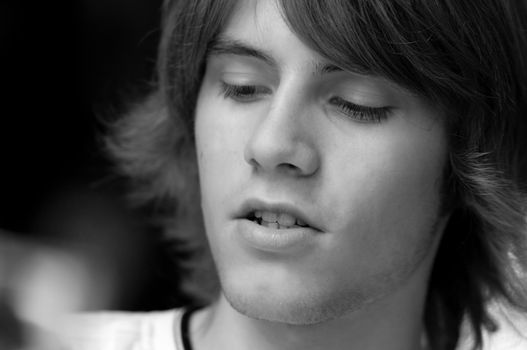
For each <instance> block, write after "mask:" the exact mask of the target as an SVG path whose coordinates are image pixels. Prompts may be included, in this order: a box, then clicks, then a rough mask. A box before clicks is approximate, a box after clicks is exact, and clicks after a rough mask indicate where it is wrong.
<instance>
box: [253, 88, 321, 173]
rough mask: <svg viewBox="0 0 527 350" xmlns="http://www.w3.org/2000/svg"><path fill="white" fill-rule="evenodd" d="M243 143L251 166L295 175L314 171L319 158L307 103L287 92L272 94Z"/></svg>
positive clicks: (318, 163)
mask: <svg viewBox="0 0 527 350" xmlns="http://www.w3.org/2000/svg"><path fill="white" fill-rule="evenodd" d="M262 113H264V115H262V116H260V118H258V122H257V123H256V124H255V126H254V130H253V134H252V135H251V137H250V139H249V140H248V142H247V143H246V146H245V150H244V158H245V161H246V162H247V163H249V164H250V165H251V166H252V167H253V168H254V169H256V170H259V171H264V172H269V173H272V172H279V173H284V174H289V175H294V176H301V177H304V176H310V175H313V174H315V173H316V172H317V170H318V168H319V165H320V159H319V154H318V151H317V147H316V142H315V135H314V131H315V130H313V128H312V127H311V125H310V123H311V122H310V120H311V119H310V116H309V115H308V111H307V107H306V105H305V104H302V103H295V102H294V100H293V99H292V98H289V97H288V96H287V94H284V95H283V96H278V95H277V96H275V98H274V99H273V102H271V103H270V106H269V108H268V109H267V110H266V111H264V112H262Z"/></svg>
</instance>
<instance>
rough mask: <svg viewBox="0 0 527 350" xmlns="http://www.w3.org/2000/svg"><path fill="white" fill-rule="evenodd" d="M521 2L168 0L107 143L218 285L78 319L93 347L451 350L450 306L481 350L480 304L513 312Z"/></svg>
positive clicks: (517, 272)
mask: <svg viewBox="0 0 527 350" xmlns="http://www.w3.org/2000/svg"><path fill="white" fill-rule="evenodd" d="M521 5H522V4H521V3H520V2H519V1H517V2H509V1H507V2H505V1H498V0H485V1H483V2H481V3H479V2H478V3H477V4H474V2H470V1H459V0H458V1H453V0H452V1H448V0H445V1H441V2H433V3H431V2H425V1H415V2H408V1H402V0H401V1H392V2H384V1H376V0H371V1H331V2H322V1H317V2H311V1H292V0H291V1H290V0H288V1H274V0H255V1H191V2H187V1H167V3H166V4H165V22H164V29H163V41H162V44H161V47H160V57H159V91H157V92H156V93H155V94H154V95H153V97H152V98H151V99H150V100H149V101H147V103H146V104H145V106H146V107H144V108H140V109H138V110H137V111H135V113H133V114H131V115H129V116H128V117H127V118H126V119H124V120H123V122H122V123H121V124H120V125H118V130H117V133H116V136H115V139H114V142H113V143H112V144H111V147H112V150H113V151H114V153H115V154H116V155H117V156H118V157H119V158H120V160H121V161H122V164H123V170H124V171H126V173H127V174H129V175H131V176H132V177H134V178H135V179H138V180H140V181H138V185H139V187H138V193H140V194H141V195H142V198H143V200H144V201H152V200H154V201H155V200H158V199H159V198H164V201H163V202H162V203H163V204H164V205H166V206H165V207H164V209H165V210H164V213H165V214H166V212H167V211H168V212H169V213H170V215H171V216H172V217H175V218H176V220H175V222H176V223H173V222H171V223H170V224H169V225H167V232H168V235H179V237H182V236H185V237H186V239H197V237H198V236H199V235H200V232H201V231H202V230H201V228H202V227H201V219H202V218H203V222H204V228H205V232H206V237H207V241H208V243H209V246H210V249H211V252H212V256H213V260H214V263H215V266H216V269H217V272H218V276H219V281H220V285H221V292H220V293H219V294H218V295H217V296H216V297H215V298H213V300H212V301H211V302H210V304H208V305H207V306H206V307H204V308H203V309H201V310H199V311H195V312H193V313H191V310H190V309H188V310H186V311H185V313H184V314H183V315H182V311H181V310H178V311H176V312H175V313H174V312H168V313H163V314H159V315H158V314H150V315H134V316H132V315H119V316H115V315H114V316H109V318H102V319H99V321H93V320H94V319H92V318H90V321H89V322H95V323H97V325H98V326H97V327H98V328H100V329H106V331H105V332H106V333H105V334H106V337H100V338H99V340H100V345H101V346H104V345H105V344H110V343H112V344H118V345H119V346H125V344H132V343H134V342H135V344H143V345H142V346H143V347H142V348H141V349H143V348H144V349H147V348H148V349H150V348H153V349H158V348H159V349H161V348H164V349H173V348H174V346H175V347H176V348H177V349H190V348H193V349H197V350H203V349H219V350H221V349H230V350H237V349H244V350H245V349H254V350H268V349H361V350H368V349H401V350H417V349H455V348H456V346H457V343H458V339H459V335H460V332H461V325H462V322H463V320H464V319H466V322H467V323H466V324H467V325H468V326H469V327H472V336H473V337H474V340H475V344H476V345H477V346H479V345H481V341H482V331H483V330H484V329H485V328H486V329H492V325H493V323H492V319H491V317H490V314H489V313H488V309H487V307H488V303H489V301H491V300H505V301H507V302H508V303H510V304H512V305H513V306H515V307H521V306H522V305H523V306H525V299H524V297H525V295H522V294H521V293H524V292H525V289H524V288H525V285H522V283H523V282H524V281H522V269H523V268H524V266H525V262H526V260H525V255H526V252H527V250H525V249H526V248H525V241H526V236H525V220H524V216H525V215H524V211H523V210H524V205H523V196H522V195H521V192H520V191H519V188H520V185H521V181H522V179H523V177H522V176H523V174H524V172H523V170H524V169H522V168H521V164H522V162H523V159H524V157H525V154H524V152H522V145H521V141H522V139H521V137H522V135H523V133H524V131H525V128H524V124H525V120H523V119H524V112H525V111H526V108H525V107H526V106H525V101H526V100H525V97H526V96H527V88H526V86H525V83H526V81H527V80H525V79H523V78H524V77H525V74H526V71H525V69H524V68H525V62H527V60H526V56H525V55H526V47H527V46H526V43H525V37H524V34H523V33H522V32H521V29H522V28H525V27H524V26H525V24H524V22H522V21H524V20H525V18H524V17H522V15H521V14H522V11H524V8H523V7H522V6H521ZM504 62H507V64H504ZM196 165H197V172H198V174H199V193H200V200H199V201H197V200H196V196H197V193H198V187H197V179H198V174H196ZM167 198H168V200H166V199H167ZM198 202H199V204H201V206H200V207H201V209H202V214H203V217H201V213H200V209H199V206H198V205H197V203H198ZM167 208H168V209H167ZM522 303H523V304H522ZM190 316H192V317H190ZM105 317H106V316H105ZM174 317H175V320H176V321H177V322H175V323H174V325H173V324H172V323H171V322H172V321H173V320H174ZM112 325H113V326H112ZM116 325H117V326H116ZM112 327H114V328H113V329H114V330H113V331H109V329H112ZM171 327H175V329H176V340H173V339H172V338H171V334H172V333H171V332H172V330H173V329H172V328H171ZM141 329H142V331H141ZM168 330H170V331H168ZM81 331H82V327H81ZM84 331H86V329H84ZM167 334H170V335H167ZM180 336H181V337H182V340H181V341H180V340H179V339H180ZM109 339H111V340H109ZM74 342H75V341H74ZM77 343H78V342H77ZM174 344H176V345H174ZM116 346H117V345H116ZM116 348H119V347H118V346H117V347H116Z"/></svg>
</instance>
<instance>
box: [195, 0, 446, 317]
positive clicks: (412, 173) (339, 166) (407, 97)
mask: <svg viewBox="0 0 527 350" xmlns="http://www.w3.org/2000/svg"><path fill="white" fill-rule="evenodd" d="M239 5H240V6H239V7H238V8H237V10H236V11H235V13H234V14H233V15H232V18H231V19H230V21H229V22H228V24H227V26H226V27H225V28H224V31H223V32H222V34H221V38H220V40H219V41H218V44H217V46H216V47H215V48H214V49H213V50H212V52H211V55H210V57H209V59H208V62H207V70H206V73H205V76H204V80H203V83H202V87H201V91H200V94H199V98H198V102H197V111H196V130H195V132H196V143H197V154H198V163H199V171H200V182H201V196H202V207H203V213H204V219H205V226H206V231H207V236H208V239H209V242H210V246H211V249H212V252H213V256H214V259H215V262H216V265H217V268H218V271H219V275H220V280H221V284H222V288H223V292H224V295H225V297H226V298H227V299H228V300H229V302H230V303H231V305H233V306H234V307H235V308H236V309H238V310H239V311H240V312H242V313H245V314H247V315H249V316H252V317H256V318H263V319H267V320H272V321H280V322H286V323H292V324H308V323H316V322H321V321H324V320H327V319H331V318H335V317H339V316H342V315H344V314H346V313H348V312H350V311H353V310H356V309H359V308H361V307H363V306H364V305H366V304H368V303H371V302H373V301H375V300H378V299H380V298H382V297H385V296H387V295H390V293H394V292H396V291H397V290H398V288H403V286H405V285H407V284H408V283H410V282H409V281H411V280H413V279H416V278H419V279H421V282H422V284H426V281H425V280H426V276H427V274H428V271H429V270H428V269H429V267H430V264H431V261H432V260H433V256H434V253H435V250H436V247H437V242H438V237H439V236H440V232H439V231H441V229H442V227H443V224H444V219H440V217H439V206H440V199H441V198H440V188H441V182H442V177H441V174H442V173H443V168H444V165H445V161H446V149H447V145H446V136H445V129H444V125H443V123H442V122H441V117H440V115H439V113H438V112H437V111H436V110H435V109H434V108H432V107H431V106H429V105H428V104H426V103H425V101H423V100H422V99H420V98H419V97H417V96H415V95H412V94H410V93H409V92H407V91H405V90H404V89H402V88H400V87H399V86H397V85H395V84H393V83H391V82H389V81H387V80H385V79H382V78H380V77H372V76H364V75H358V74H354V73H349V72H343V71H339V70H335V69H334V68H335V67H332V66H331V62H328V61H327V60H325V59H323V58H322V57H321V56H320V55H319V54H317V53H316V52H315V51H313V50H311V49H310V48H309V47H307V46H306V45H304V44H303V43H302V42H301V41H300V40H299V38H298V37H297V36H295V34H294V33H292V32H291V30H290V29H289V28H288V26H287V24H286V23H285V22H284V20H283V18H282V17H281V13H280V10H279V8H278V5H277V4H276V3H275V2H274V1H258V2H255V1H243V2H240V4H239ZM423 271H424V272H423ZM416 276H417V277H416Z"/></svg>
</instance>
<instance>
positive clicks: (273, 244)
mask: <svg viewBox="0 0 527 350" xmlns="http://www.w3.org/2000/svg"><path fill="white" fill-rule="evenodd" d="M238 233H239V236H240V237H241V238H242V239H243V240H244V242H245V243H247V244H248V245H249V246H251V247H253V248H256V249H258V250H262V251H267V252H275V253H284V252H293V251H297V250H301V249H303V248H306V247H308V246H309V245H310V244H312V243H313V242H314V240H315V238H316V236H317V235H318V234H320V232H319V231H316V230H314V229H312V228H308V227H297V228H296V227H295V228H289V229H272V228H268V227H265V226H262V225H259V224H257V223H255V222H253V221H250V220H247V219H241V220H238Z"/></svg>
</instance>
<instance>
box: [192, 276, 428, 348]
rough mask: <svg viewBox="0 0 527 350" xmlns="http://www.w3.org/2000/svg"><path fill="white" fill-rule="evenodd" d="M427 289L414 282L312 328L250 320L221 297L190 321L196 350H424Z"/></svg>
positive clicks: (424, 285)
mask: <svg viewBox="0 0 527 350" xmlns="http://www.w3.org/2000/svg"><path fill="white" fill-rule="evenodd" d="M426 272H428V271H426ZM418 274H419V273H418ZM414 277H415V276H414ZM419 281H421V282H419ZM426 285H427V279H426V278H424V279H423V278H413V279H412V280H410V281H409V283H408V284H407V285H405V286H402V287H401V288H399V289H398V290H397V291H395V292H394V293H392V294H391V295H389V296H386V297H385V298H383V299H381V300H378V301H376V302H374V303H372V304H370V305H367V306H365V307H363V308H362V309H361V310H357V311H353V312H350V313H349V314H347V315H346V316H344V317H341V318H339V319H336V320H331V321H327V322H324V323H320V324H316V325H307V326H297V325H287V324H283V323H276V322H269V321H264V320H257V319H253V318H249V317H247V316H245V315H243V314H241V313H239V312H238V311H236V310H235V309H233V308H232V307H231V305H230V304H229V303H228V302H227V300H226V299H225V298H224V297H223V296H220V298H219V299H218V300H217V301H216V302H215V303H214V304H212V305H211V306H209V307H208V308H205V309H203V310H202V311H200V312H198V313H197V314H196V315H195V317H194V318H193V320H192V322H191V328H190V330H191V338H192V342H193V345H194V350H204V349H219V350H224V349H225V350H226V349H229V350H242V349H243V350H245V349H254V350H274V349H283V350H293V349H306V350H315V349H324V350H340V349H348V350H349V349H361V350H377V349H391V350H409V349H412V350H418V349H422V345H421V339H422V335H423V324H422V318H423V317H422V315H423V309H424V300H425V296H426V289H427V288H426Z"/></svg>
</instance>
